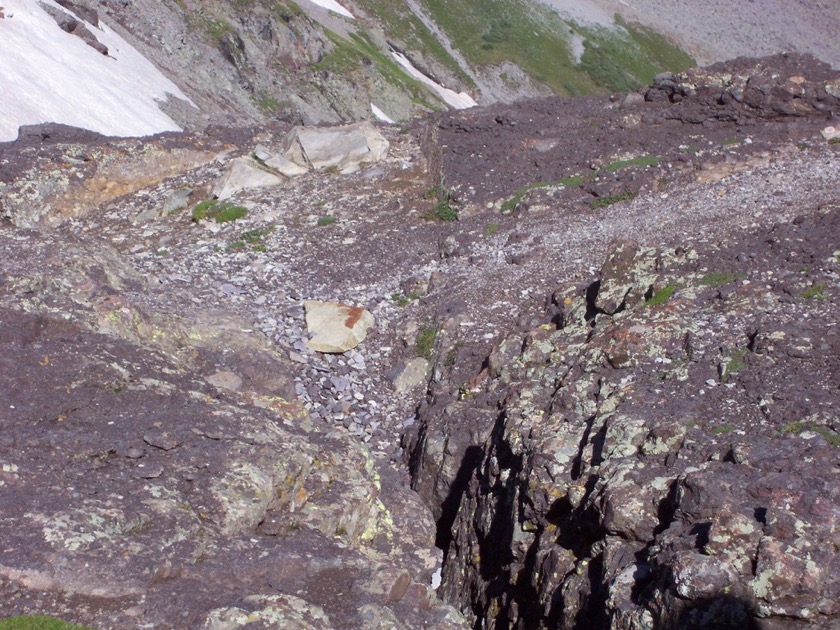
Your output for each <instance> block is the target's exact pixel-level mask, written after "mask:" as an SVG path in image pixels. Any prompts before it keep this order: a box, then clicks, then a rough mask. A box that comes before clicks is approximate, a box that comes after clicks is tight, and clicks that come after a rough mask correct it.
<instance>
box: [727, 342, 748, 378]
mask: <svg viewBox="0 0 840 630" xmlns="http://www.w3.org/2000/svg"><path fill="white" fill-rule="evenodd" d="M748 352H749V351H748V350H745V349H741V350H735V351H734V352H733V353H732V354H730V355H729V356H727V357H725V358H724V359H723V362H722V363H723V369H722V370H721V375H720V380H721V382H723V383H727V382H729V379H730V378H732V375H733V374H737V373H738V372H741V371H742V370H746V369H747V362H746V361H745V360H744V359H745V358H746V356H747V353H748Z"/></svg>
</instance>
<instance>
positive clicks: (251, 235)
mask: <svg viewBox="0 0 840 630" xmlns="http://www.w3.org/2000/svg"><path fill="white" fill-rule="evenodd" d="M273 231H274V226H273V225H269V226H267V227H264V228H262V229H256V230H248V231H247V232H242V236H240V237H239V238H241V239H242V240H243V241H245V242H246V243H249V244H251V245H254V244H256V243H261V242H262V240H263V238H265V237H266V236H268V235H269V234H271V233H272V232H273Z"/></svg>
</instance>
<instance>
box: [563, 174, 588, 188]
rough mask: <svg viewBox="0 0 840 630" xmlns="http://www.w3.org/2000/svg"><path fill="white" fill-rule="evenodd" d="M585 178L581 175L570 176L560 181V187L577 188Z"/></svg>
mask: <svg viewBox="0 0 840 630" xmlns="http://www.w3.org/2000/svg"><path fill="white" fill-rule="evenodd" d="M585 179H586V178H585V177H584V176H583V175H570V176H569V177H564V178H563V179H561V180H560V182H559V183H560V185H561V186H563V187H564V188H577V187H578V186H580V185H581V184H582V183H583V182H584V180H585Z"/></svg>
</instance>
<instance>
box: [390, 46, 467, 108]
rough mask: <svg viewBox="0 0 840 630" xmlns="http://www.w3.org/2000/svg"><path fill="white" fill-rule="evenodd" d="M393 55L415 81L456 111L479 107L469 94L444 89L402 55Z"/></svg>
mask: <svg viewBox="0 0 840 630" xmlns="http://www.w3.org/2000/svg"><path fill="white" fill-rule="evenodd" d="M391 55H392V56H393V57H394V59H396V60H397V63H399V64H400V65H401V66H402V67H403V68H405V69H406V71H407V72H408V73H409V74H410V75H411V76H413V77H414V78H415V79H417V80H418V81H420V82H421V83H425V84H426V85H428V86H429V87H430V88H432V89H433V90H434V91H435V92H437V93H438V94H439V95H440V97H441V98H442V99H443V100H444V102H445V103H446V104H447V105H449V106H450V107H453V108H455V109H468V108H470V107H475V106H476V105H478V103H476V102H475V101H474V100H473V99H472V97H471V96H470V95H469V94H467V93H466V92H455V91H454V90H450V89H449V88H445V87H443V86H442V85H441V84H440V83H437V82H436V81H433V80H432V79H430V78H429V77H427V76H426V75H425V74H423V73H422V72H420V71H419V70H418V69H417V68H415V67H414V64H413V63H411V61H409V59H408V58H407V57H406V56H405V55H403V54H402V53H398V52H397V51H395V50H392V51H391Z"/></svg>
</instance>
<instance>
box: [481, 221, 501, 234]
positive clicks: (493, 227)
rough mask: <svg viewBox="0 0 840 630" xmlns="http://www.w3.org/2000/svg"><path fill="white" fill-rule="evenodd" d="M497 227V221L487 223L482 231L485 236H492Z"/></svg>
mask: <svg viewBox="0 0 840 630" xmlns="http://www.w3.org/2000/svg"><path fill="white" fill-rule="evenodd" d="M499 227H501V226H500V225H499V224H498V223H489V224H487V227H485V228H484V233H485V234H486V235H487V236H494V235H495V234H496V233H498V231H499Z"/></svg>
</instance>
